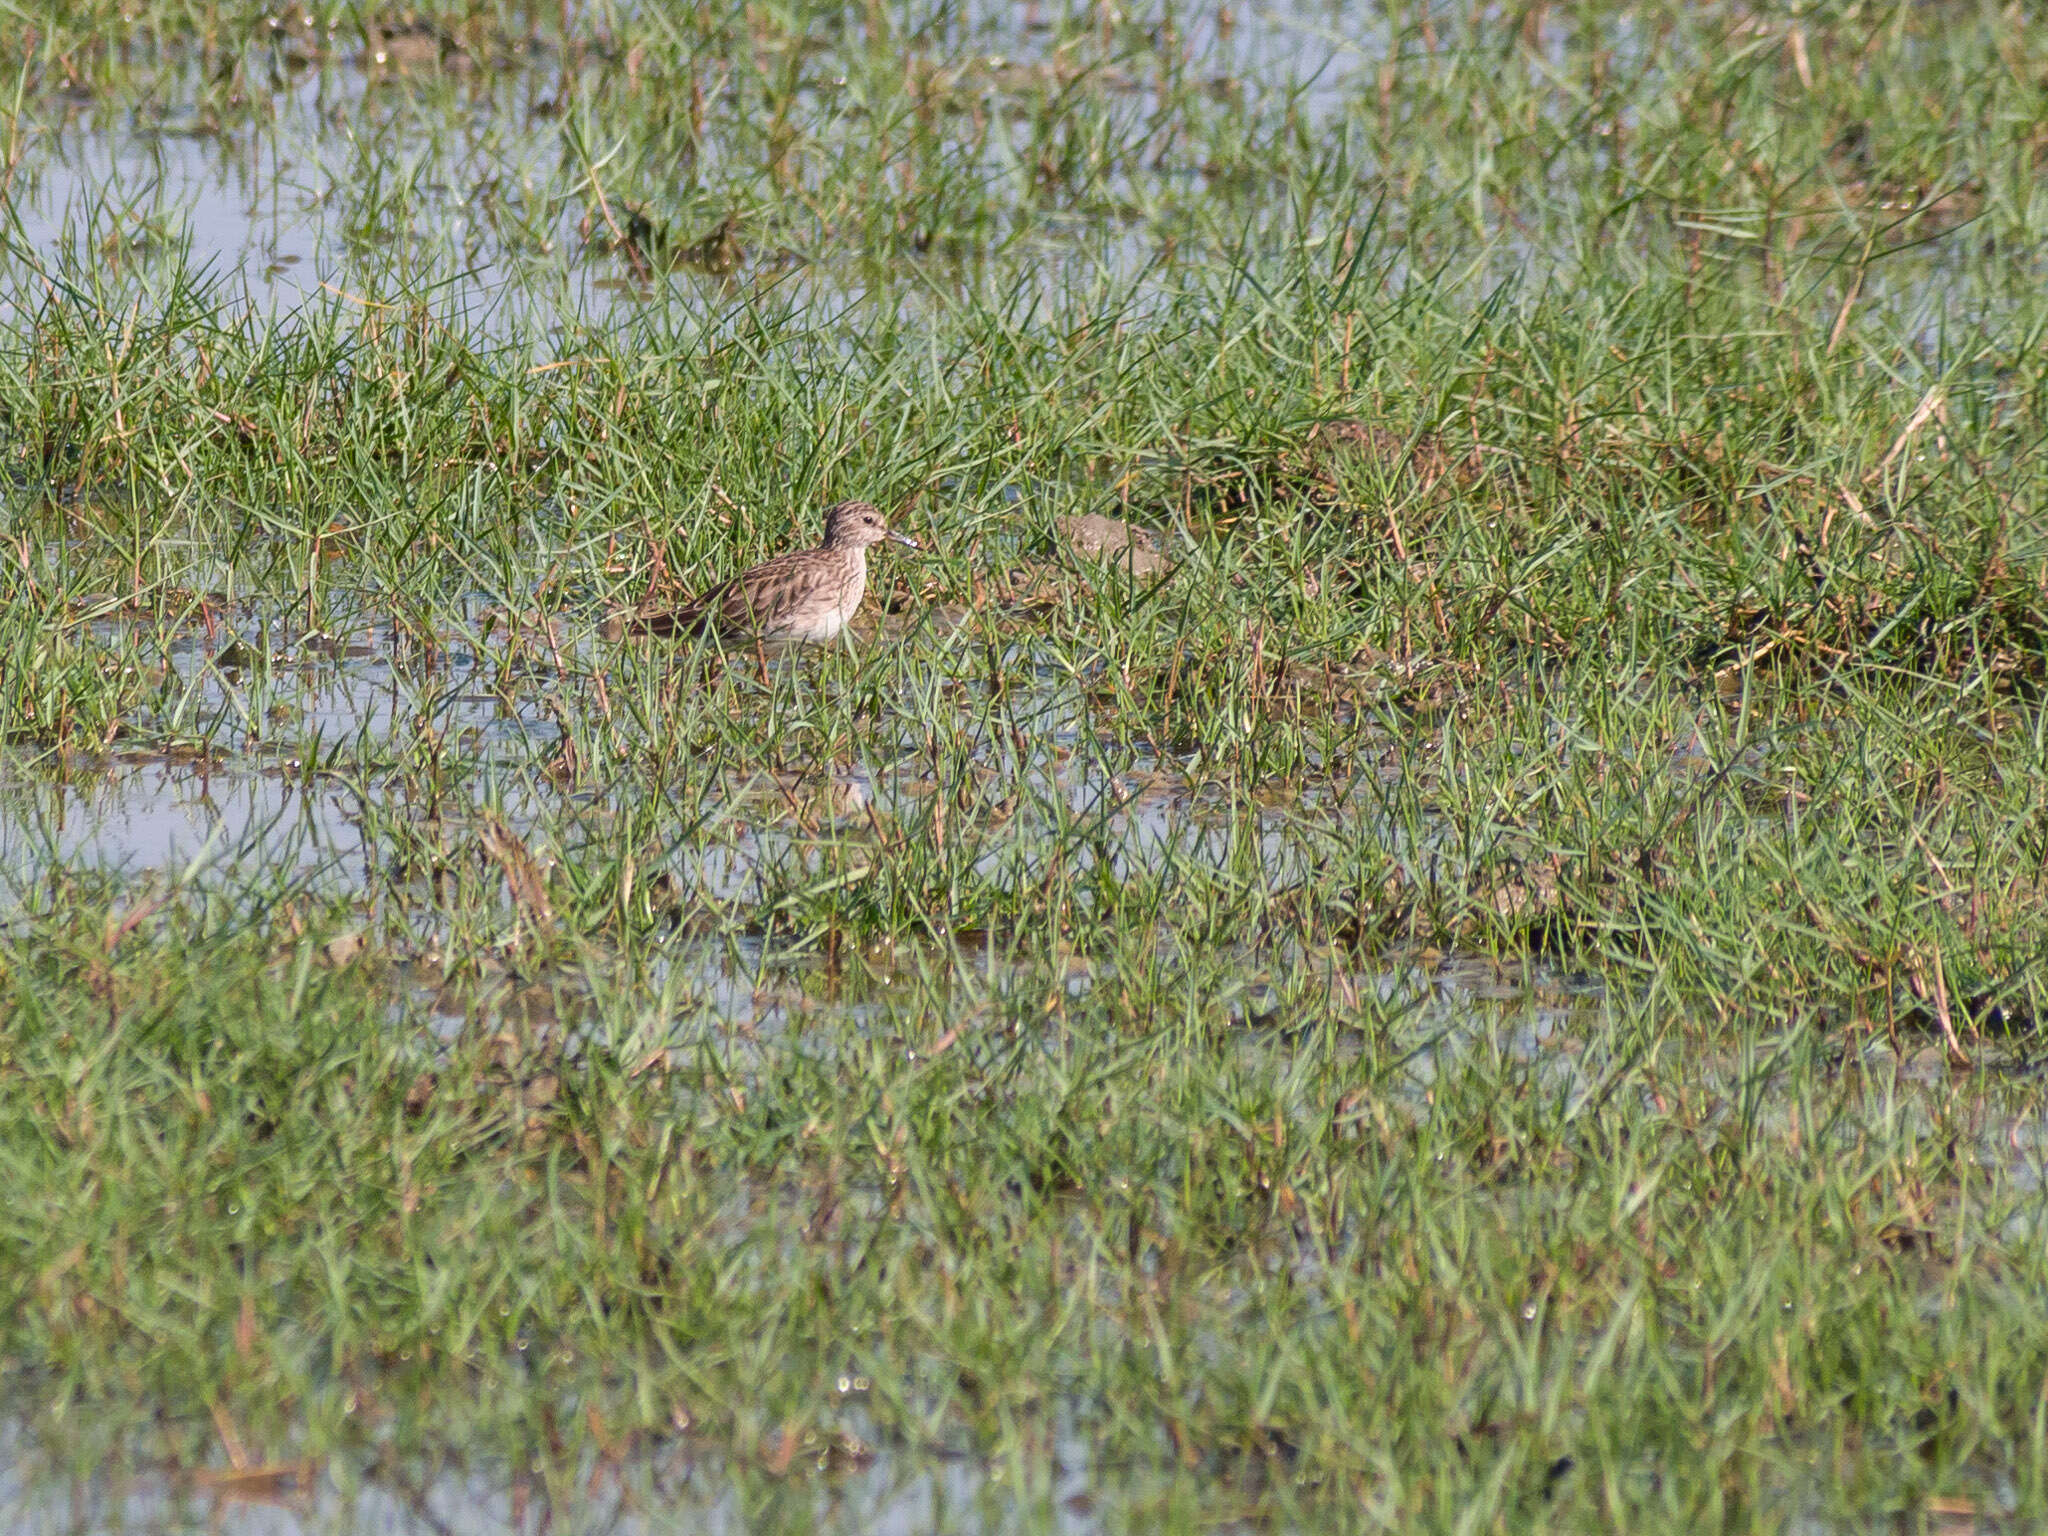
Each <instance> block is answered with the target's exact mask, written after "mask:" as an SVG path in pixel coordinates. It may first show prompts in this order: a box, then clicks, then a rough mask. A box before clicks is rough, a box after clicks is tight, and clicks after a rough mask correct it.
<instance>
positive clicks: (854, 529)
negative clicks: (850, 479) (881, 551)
mask: <svg viewBox="0 0 2048 1536" xmlns="http://www.w3.org/2000/svg"><path fill="white" fill-rule="evenodd" d="M884 539H893V540H894V541H895V542H896V543H898V544H906V545H908V546H909V547H910V548H912V549H915V548H917V540H915V539H913V538H912V537H911V536H910V535H909V534H907V533H897V532H896V531H894V530H893V529H892V528H890V526H889V521H888V519H887V518H885V517H883V516H882V513H881V510H880V509H879V508H877V507H876V506H874V505H873V504H872V503H870V502H865V501H842V502H840V503H839V504H838V505H837V506H835V507H828V508H826V510H825V545H826V547H827V548H829V549H866V548H867V547H868V546H869V545H870V544H879V543H881V542H882V540H884Z"/></svg>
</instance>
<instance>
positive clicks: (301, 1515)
mask: <svg viewBox="0 0 2048 1536" xmlns="http://www.w3.org/2000/svg"><path fill="white" fill-rule="evenodd" d="M849 1446H851V1447H853V1454H851V1455H849V1454H848V1453H847V1447H849ZM768 1459H769V1460H770V1461H771V1462H774V1461H779V1460H783V1457H782V1455H781V1452H780V1449H779V1448H778V1450H777V1451H775V1452H773V1453H771V1455H770V1457H769V1458H768ZM1056 1461H1057V1468H1058V1470H1057V1471H1056V1472H1055V1473H1054V1474H1052V1475H1051V1476H1050V1478H1048V1479H1047V1480H1046V1481H1045V1482H1044V1483H1043V1484H1042V1485H1041V1486H1036V1487H1027V1488H1024V1489H1022V1490H1018V1489H1017V1488H1016V1487H1015V1486H1014V1474H1013V1473H1012V1472H1011V1470H1010V1469H1008V1468H1005V1467H1002V1466H1000V1465H990V1464H988V1463H985V1462H982V1461H979V1460H975V1459H971V1458H966V1457H950V1458H932V1457H911V1458H899V1457H898V1456H896V1455H893V1454H891V1453H889V1452H887V1451H883V1452H881V1453H879V1454H876V1453H874V1452H872V1451H870V1450H869V1449H868V1448H867V1447H866V1446H865V1445H864V1444H862V1443H861V1442H858V1441H857V1440H852V1439H848V1438H842V1439H841V1440H839V1441H838V1442H835V1445H834V1446H833V1447H820V1446H817V1445H811V1444H805V1445H798V1446H795V1447H793V1448H791V1452H790V1454H789V1456H788V1457H787V1464H786V1465H784V1466H782V1467H781V1468H779V1469H777V1468H774V1467H772V1466H771V1467H766V1468H760V1469H754V1468H746V1469H741V1468H735V1467H732V1466H730V1465H728V1464H727V1463H726V1462H725V1461H724V1460H723V1459H722V1458H717V1457H710V1458H700V1457H697V1456H694V1455H692V1454H691V1452H690V1449H689V1446H688V1443H687V1442H686V1441H682V1440H677V1441H675V1442H672V1443H670V1444H667V1445H664V1446H658V1447H656V1448H654V1449H652V1450H650V1451H646V1452H644V1453H636V1454H634V1455H633V1456H631V1457H629V1458H628V1459H627V1460H625V1461H624V1462H623V1463H619V1464H598V1463H592V1464H591V1465H589V1466H586V1467H584V1468H582V1469H580V1471H579V1472H578V1473H576V1474H575V1475H573V1476H571V1477H568V1478H566V1479H564V1480H563V1481H564V1486H562V1487H559V1488H557V1489H556V1490H555V1494H554V1496H553V1497H552V1498H551V1496H550V1493H549V1490H548V1488H547V1486H546V1485H545V1484H544V1483H543V1482H542V1481H540V1480H537V1479H535V1480H524V1479H514V1478H512V1477H510V1476H508V1475H506V1474H505V1473H504V1472H502V1471H499V1472H495V1473H492V1472H485V1471H480V1470H475V1469H469V1468H442V1469H440V1470H434V1469H433V1468H431V1467H426V1466H401V1465H394V1464H392V1462H391V1461H387V1460H385V1459H380V1458H375V1457H368V1458H363V1459H361V1460H358V1461H354V1462H345V1461H343V1460H341V1459H336V1460H333V1461H329V1462H325V1463H318V1462H306V1463H291V1464H285V1465H280V1466H276V1467H266V1468H262V1469H253V1468H252V1469H250V1470H248V1471H246V1472H244V1473H241V1474H237V1473H236V1471H235V1469H234V1468H232V1467H230V1466H228V1465H226V1464H225V1463H222V1464H221V1465H218V1466H212V1467H208V1468H205V1469H200V1470H196V1471H192V1472H187V1473H180V1472H177V1471H174V1470H169V1469H161V1468H145V1467H137V1466H132V1465H130V1466H124V1467H123V1468H121V1469H120V1470H112V1469H106V1468H102V1469H95V1470H92V1471H87V1472H84V1473H82V1474H79V1473H77V1472H76V1470H75V1469H73V1468H70V1467H68V1466H66V1467H61V1468H60V1467H58V1466H54V1465H51V1464H49V1463H47V1462H46V1461H45V1460H44V1459H43V1458H42V1457H41V1456H40V1455H39V1454H38V1453H37V1452H36V1450H35V1449H33V1447H32V1446H31V1444H30V1441H29V1437H28V1436H27V1435H26V1434H25V1433H24V1432H23V1431H22V1430H21V1429H20V1428H19V1426H16V1427H14V1428H13V1429H11V1430H9V1431H6V1432H0V1522H4V1523H5V1528H6V1529H7V1530H8V1531H9V1532H10V1533H19V1536H45V1533H47V1536H58V1533H60V1532H61V1533H64V1536H99V1533H102V1532H104V1533H108V1536H112V1533H115V1532H140V1531H148V1532H153V1533H154V1532H160V1533H166V1536H169V1533H175V1532H187V1531H190V1532H195V1533H196V1532H201V1531H204V1532H207V1533H210V1536H370V1533H376V1536H499V1533H517V1536H528V1533H531V1536H539V1533H541V1532H547V1533H550V1536H577V1533H583V1532H591V1533H595V1532H609V1533H616V1536H640V1533H646V1536H654V1533H656V1532H664V1533H665V1532H671V1531H678V1530H687V1531H693V1532H704V1533H707V1536H712V1533H728V1532H729V1533H732V1536H740V1533H743V1532H749V1531H761V1530H805V1531H817V1532H838V1533H845V1536H941V1533H946V1532H962V1533H965V1532H975V1533H997V1532H1009V1531H1016V1532H1020V1533H1023V1532H1031V1533H1046V1536H1055V1533H1056V1536H1087V1533H1093V1532H1098V1531H1121V1530H1133V1529H1142V1528H1144V1527H1143V1521H1144V1518H1145V1517H1146V1516H1148V1515H1151V1514H1154V1513H1156V1511H1157V1509H1158V1508H1159V1505H1160V1502H1161V1498H1162V1494H1163V1493H1166V1491H1167V1488H1168V1485H1166V1484H1164V1483H1161V1482H1158V1481H1157V1480H1138V1481H1130V1480H1124V1479H1120V1478H1118V1477H1117V1476H1114V1475H1105V1474H1104V1473H1103V1472H1102V1471H1101V1470H1100V1469H1094V1468H1091V1466H1090V1461H1091V1458H1090V1455H1089V1447H1088V1445H1087V1442H1086V1441H1085V1440H1084V1439H1082V1438H1080V1437H1078V1436H1068V1437H1065V1438H1063V1439H1062V1441H1061V1442H1060V1443H1059V1445H1058V1446H1057V1447H1056ZM1167 1497H1169V1498H1170V1494H1167Z"/></svg>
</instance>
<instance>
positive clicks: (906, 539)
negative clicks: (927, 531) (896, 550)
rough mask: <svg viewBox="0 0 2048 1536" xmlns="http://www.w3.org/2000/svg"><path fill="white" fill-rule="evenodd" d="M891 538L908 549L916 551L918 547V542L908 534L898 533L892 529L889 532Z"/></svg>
mask: <svg viewBox="0 0 2048 1536" xmlns="http://www.w3.org/2000/svg"><path fill="white" fill-rule="evenodd" d="M889 537H890V538H892V539H894V540H895V541H896V542H897V543H898V544H901V545H904V546H905V547H906V548H909V549H916V548H917V547H918V545H917V540H915V539H913V538H912V537H911V536H910V535H909V534H907V533H898V532H897V531H896V530H895V529H894V528H891V529H890V530H889Z"/></svg>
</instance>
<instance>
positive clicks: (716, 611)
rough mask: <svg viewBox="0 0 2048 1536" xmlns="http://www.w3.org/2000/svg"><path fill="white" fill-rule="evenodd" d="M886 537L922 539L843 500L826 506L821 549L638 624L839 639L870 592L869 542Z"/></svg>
mask: <svg viewBox="0 0 2048 1536" xmlns="http://www.w3.org/2000/svg"><path fill="white" fill-rule="evenodd" d="M884 539H893V540H894V541H895V542H896V543H898V544H905V545H908V546H909V547H910V548H912V549H915V548H917V540H915V539H913V538H912V537H911V536H910V535H909V534H907V533H897V532H895V531H893V530H892V529H891V528H890V527H889V524H888V522H887V520H886V519H884V518H883V516H882V514H881V512H880V510H879V509H877V508H876V507H874V506H872V505H870V504H869V503H868V502H865V501H842V502H840V503H839V504H838V505H837V506H832V507H827V508H826V509H825V537H824V539H823V541H821V542H820V543H819V545H818V547H817V548H816V549H793V550H791V551H790V552H789V553H788V554H785V555H777V556H776V557H775V558H774V559H773V560H767V561H764V562H762V563H761V564H760V565H757V566H754V567H753V568H752V569H751V570H745V571H742V572H740V574H739V575H737V576H735V577H733V578H732V579H731V580H729V581H725V582H721V583H720V584H719V585H717V586H715V587H713V588H711V589H710V590H709V591H708V592H705V593H702V594H701V595H699V596H698V597H695V598H693V599H691V601H689V602H687V603H685V604H683V605H682V606H681V607H680V608H671V609H669V610H668V611H667V612H665V613H654V614H647V615H645V616H643V617H642V618H640V619H639V620H637V621H636V622H635V623H634V625H633V627H634V628H636V629H638V630H639V631H640V632H641V633H642V634H648V635H693V634H704V633H711V634H716V635H717V636H718V637H719V638H720V639H721V640H754V641H759V640H809V641H813V642H816V643H818V644H824V643H826V642H828V641H832V640H836V639H838V638H839V632H840V631H841V630H843V629H845V628H846V623H847V620H849V619H851V618H852V617H853V616H854V614H855V613H856V612H858V611H859V609H860V599H861V594H862V593H863V592H865V591H866V590H867V585H868V546H869V545H871V544H879V543H881V542H882V540H884Z"/></svg>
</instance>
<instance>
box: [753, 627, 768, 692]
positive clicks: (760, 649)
mask: <svg viewBox="0 0 2048 1536" xmlns="http://www.w3.org/2000/svg"><path fill="white" fill-rule="evenodd" d="M754 663H755V665H757V666H758V667H760V669H761V687H762V689H763V690H764V691H765V690H766V689H767V687H768V647H767V645H766V644H765V643H764V642H763V641H762V639H761V632H760V631H759V630H758V629H757V630H755V631H754Z"/></svg>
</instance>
